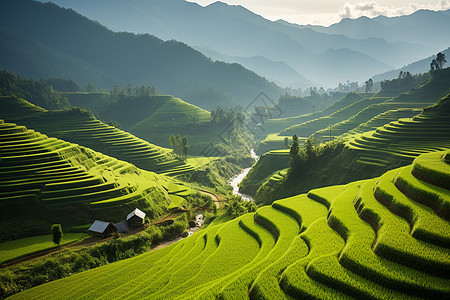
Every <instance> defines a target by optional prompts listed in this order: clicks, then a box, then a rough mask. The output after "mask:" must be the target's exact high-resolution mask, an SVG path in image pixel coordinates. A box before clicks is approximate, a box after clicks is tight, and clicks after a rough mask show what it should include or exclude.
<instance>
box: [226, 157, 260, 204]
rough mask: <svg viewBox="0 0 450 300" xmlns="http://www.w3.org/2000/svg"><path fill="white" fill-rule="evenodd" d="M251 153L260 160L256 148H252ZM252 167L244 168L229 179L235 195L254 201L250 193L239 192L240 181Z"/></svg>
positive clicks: (256, 159)
mask: <svg viewBox="0 0 450 300" xmlns="http://www.w3.org/2000/svg"><path fill="white" fill-rule="evenodd" d="M250 155H251V157H252V158H253V159H254V160H255V161H258V159H259V156H258V155H256V153H255V150H254V149H252V150H251V152H250ZM250 169H251V168H246V169H244V170H242V172H241V173H240V174H238V175H236V176H233V177H231V178H230V180H228V184H229V185H231V186H232V187H233V195H238V196H241V198H242V199H244V200H246V201H252V200H253V198H252V197H250V196H249V195H246V194H243V193H240V192H239V183H241V181H242V179H244V178H245V176H247V174H248V172H250Z"/></svg>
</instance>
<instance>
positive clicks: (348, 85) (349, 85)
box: [337, 80, 359, 93]
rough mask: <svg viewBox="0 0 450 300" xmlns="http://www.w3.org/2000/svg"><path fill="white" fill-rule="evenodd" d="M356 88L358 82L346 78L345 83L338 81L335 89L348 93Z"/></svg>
mask: <svg viewBox="0 0 450 300" xmlns="http://www.w3.org/2000/svg"><path fill="white" fill-rule="evenodd" d="M358 88H359V84H358V82H357V81H352V82H350V80H347V82H345V83H341V82H339V85H338V87H337V91H339V92H344V93H349V92H354V91H357V90H358Z"/></svg>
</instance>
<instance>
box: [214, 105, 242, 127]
mask: <svg viewBox="0 0 450 300" xmlns="http://www.w3.org/2000/svg"><path fill="white" fill-rule="evenodd" d="M211 117H212V120H211V122H212V123H214V124H221V125H224V124H229V123H231V122H233V121H234V120H236V119H238V120H241V121H244V120H245V115H244V113H242V112H240V111H238V110H237V109H234V108H232V109H230V110H224V109H223V108H222V107H220V106H218V107H217V108H216V109H214V110H213V111H211Z"/></svg>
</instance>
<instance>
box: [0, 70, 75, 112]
mask: <svg viewBox="0 0 450 300" xmlns="http://www.w3.org/2000/svg"><path fill="white" fill-rule="evenodd" d="M0 95H2V96H16V97H19V98H23V99H26V100H27V101H29V102H31V103H33V104H36V105H38V106H40V107H43V108H46V109H64V108H68V107H70V105H69V101H68V100H67V99H66V98H63V97H61V95H59V94H58V93H56V92H55V91H54V90H53V88H52V87H51V86H49V85H48V84H47V83H46V82H45V81H44V80H42V79H41V80H33V79H23V78H21V77H19V76H17V75H15V74H13V73H10V72H8V71H0Z"/></svg>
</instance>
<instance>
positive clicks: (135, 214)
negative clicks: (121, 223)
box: [127, 208, 145, 228]
mask: <svg viewBox="0 0 450 300" xmlns="http://www.w3.org/2000/svg"><path fill="white" fill-rule="evenodd" d="M144 222H145V213H144V212H143V211H141V210H140V209H139V208H136V209H135V210H133V211H132V212H130V213H129V214H128V216H127V223H128V226H129V227H130V228H138V227H141V226H142V225H144Z"/></svg>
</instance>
